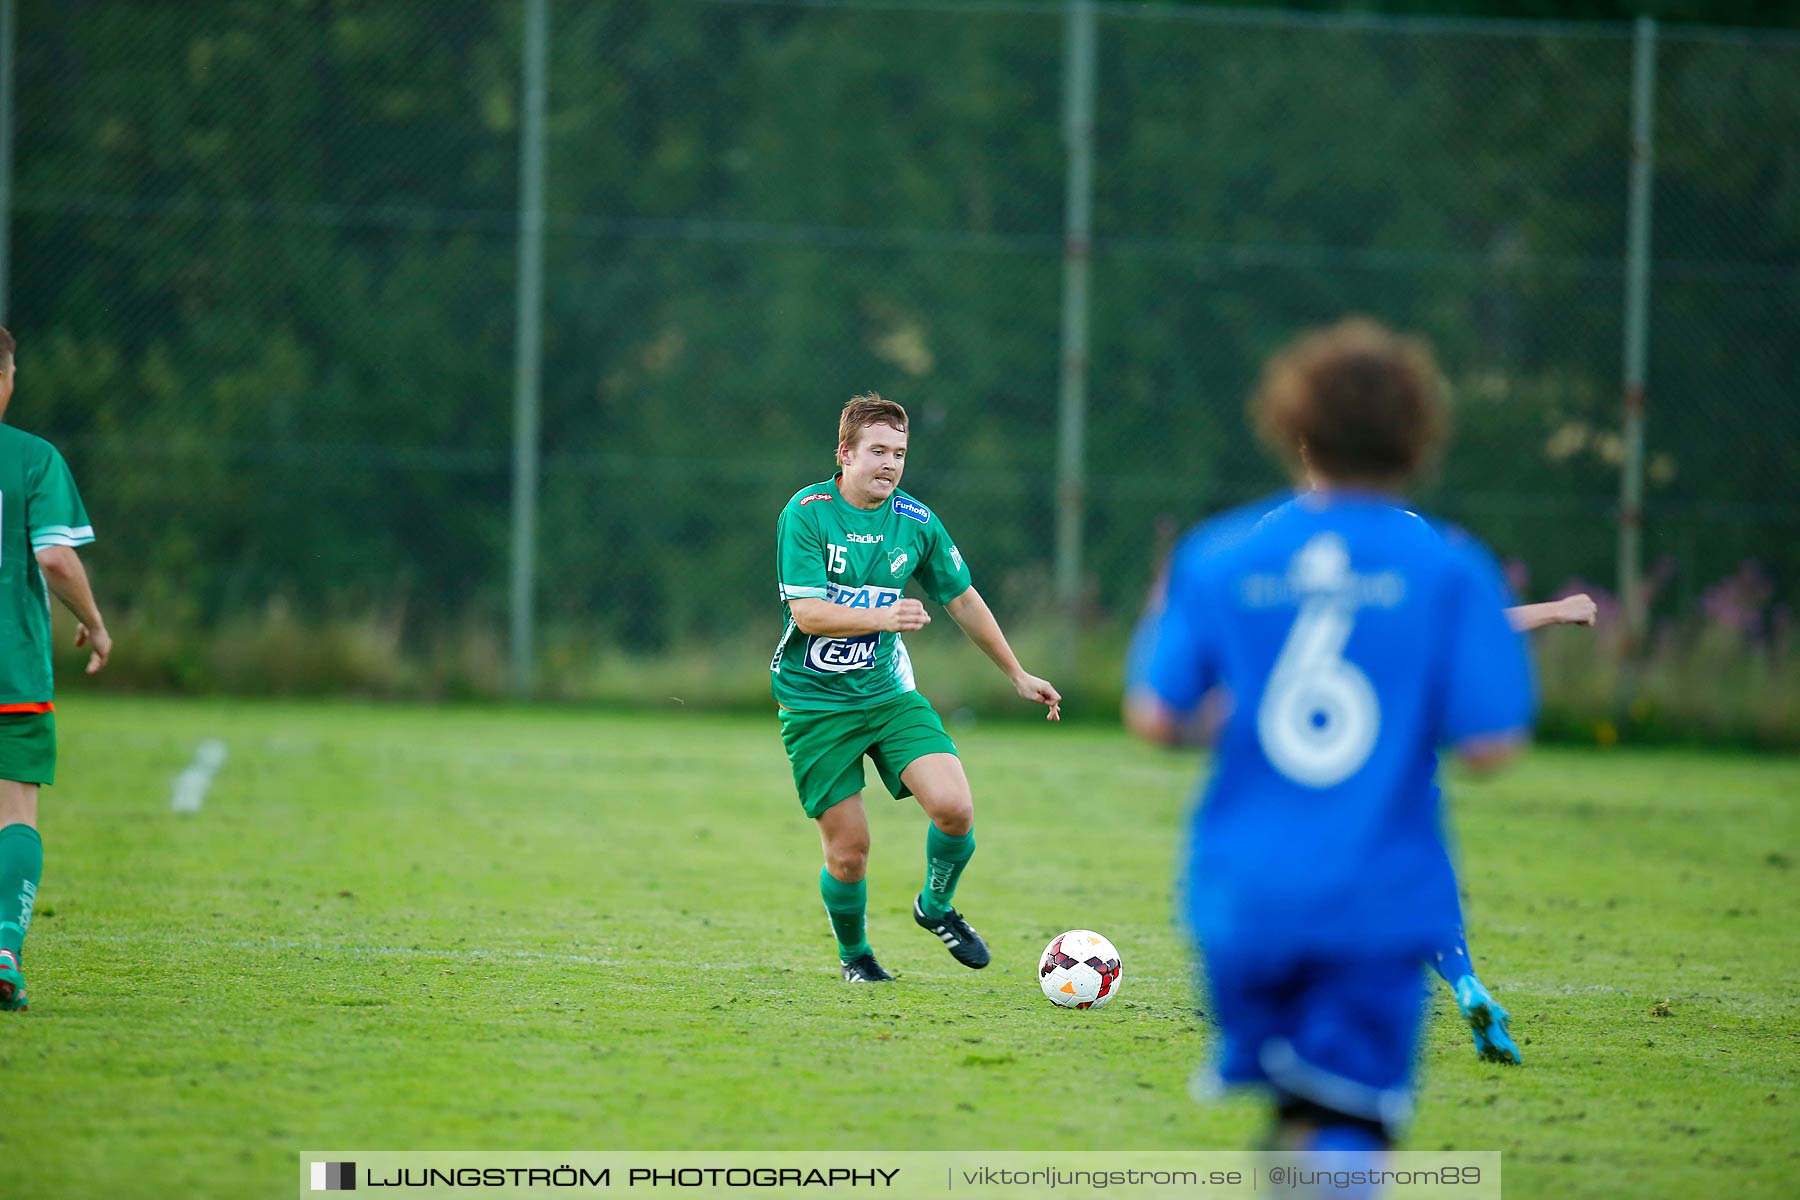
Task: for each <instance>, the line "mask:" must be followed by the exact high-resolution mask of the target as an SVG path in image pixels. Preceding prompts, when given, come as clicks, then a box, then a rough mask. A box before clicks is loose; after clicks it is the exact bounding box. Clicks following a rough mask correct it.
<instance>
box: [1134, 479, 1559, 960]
mask: <svg viewBox="0 0 1800 1200" xmlns="http://www.w3.org/2000/svg"><path fill="white" fill-rule="evenodd" d="M1510 602H1511V601H1510V599H1509V597H1508V595H1507V591H1506V586H1505V584H1504V583H1503V582H1502V579H1501V576H1500V572H1499V570H1498V567H1497V566H1496V564H1495V563H1494V562H1493V560H1492V557H1491V556H1490V555H1488V553H1487V552H1486V551H1485V550H1484V549H1483V548H1482V547H1481V546H1480V544H1479V543H1477V542H1476V541H1475V540H1474V539H1473V538H1471V537H1468V536H1467V535H1461V534H1455V535H1452V534H1449V533H1446V532H1443V531H1440V530H1438V529H1436V528H1434V527H1433V526H1432V525H1431V524H1430V523H1428V522H1427V521H1425V520H1424V519H1422V518H1421V517H1419V516H1418V515H1417V514H1415V513H1412V512H1409V511H1407V510H1406V509H1404V508H1401V507H1399V506H1398V505H1397V504H1396V503H1394V502H1393V501H1392V500H1391V499H1390V498H1387V497H1382V496H1378V495H1375V494H1369V493H1354V492H1329V493H1304V494H1301V495H1299V496H1294V497H1289V498H1285V499H1278V500H1275V501H1271V502H1267V503H1263V504H1259V505H1253V506H1250V507H1248V508H1245V509H1240V510H1238V511H1236V512H1232V513H1228V514H1225V515H1223V516H1221V517H1218V518H1215V519H1214V520H1211V521H1208V522H1206V523H1205V524H1203V525H1201V526H1200V527H1199V528H1197V529H1196V530H1194V531H1193V532H1192V533H1190V534H1189V535H1188V536H1187V537H1186V538H1185V539H1184V540H1183V541H1182V542H1181V544H1180V545H1179V546H1178V547H1177V548H1176V551H1175V553H1174V556H1173V557H1172V559H1171V560H1170V564H1169V572H1168V580H1167V586H1166V593H1165V596H1164V599H1163V602H1162V604H1161V606H1160V607H1159V608H1157V607H1153V608H1152V611H1151V612H1150V613H1149V614H1147V616H1146V618H1145V626H1144V628H1143V629H1142V630H1141V631H1140V635H1139V639H1138V642H1137V645H1136V646H1135V647H1134V654H1133V659H1134V662H1133V663H1132V665H1131V669H1132V671H1133V674H1134V678H1133V681H1132V682H1133V684H1134V686H1137V687H1143V688H1148V689H1149V690H1150V691H1151V692H1153V693H1154V694H1155V695H1156V696H1158V697H1160V698H1161V700H1162V701H1163V703H1165V704H1166V705H1168V706H1169V707H1170V708H1172V709H1174V710H1175V711H1177V712H1180V713H1187V712H1191V711H1192V710H1193V709H1194V708H1195V707H1196V706H1197V705H1198V704H1199V702H1200V700H1201V698H1202V697H1203V696H1204V695H1205V694H1206V693H1207V692H1208V691H1209V690H1210V689H1212V688H1214V687H1215V686H1219V687H1223V688H1224V689H1225V691H1226V693H1227V694H1228V696H1229V697H1230V702H1231V710H1230V716H1229V718H1228V719H1227V721H1226V723H1225V726H1224V728H1223V730H1222V731H1221V734H1220V739H1219V743H1218V747H1217V753H1216V755H1215V759H1214V766H1213V773H1212V779H1211V782H1210V784H1209V786H1208V787H1207V790H1206V793H1205V795H1204V797H1203V800H1202V803H1201V804H1200V805H1199V807H1198V808H1197V809H1196V812H1195V816H1194V824H1193V844H1192V846H1191V848H1190V857H1189V861H1188V872H1187V886H1186V907H1187V915H1188V917H1189V919H1190V921H1191V922H1192V924H1193V928H1194V931H1195V933H1196V934H1197V935H1198V936H1199V937H1200V938H1201V939H1202V941H1203V942H1206V943H1207V944H1209V945H1211V946H1214V947H1218V948H1220V949H1225V948H1230V949H1231V950H1233V951H1234V952H1237V953H1247V954H1251V955H1257V954H1262V953H1269V954H1275V955H1281V956H1292V955H1307V954H1316V955H1321V956H1343V955H1365V954H1381V953H1411V952H1415V951H1417V952H1421V953H1422V952H1424V951H1425V950H1428V949H1430V948H1432V947H1433V946H1434V945H1436V944H1437V943H1438V942H1440V941H1441V940H1442V939H1444V938H1446V937H1448V936H1450V935H1453V934H1454V933H1455V931H1456V928H1457V924H1458V921H1459V914H1458V908H1457V903H1456V881H1455V877H1454V875H1453V873H1452V871H1451V867H1450V861H1449V857H1448V855H1447V853H1446V850H1445V844H1444V833H1443V828H1442V823H1441V818H1440V813H1439V805H1438V790H1437V785H1436V778H1435V777H1436V772H1437V753H1436V752H1437V748H1438V747H1440V746H1444V745H1448V744H1454V743H1459V742H1462V741H1465V740H1468V739H1475V738H1480V737H1483V736H1487V735H1503V734H1524V733H1525V732H1527V731H1528V729H1529V727H1530V725H1531V721H1532V714H1533V707H1534V699H1533V686H1532V679H1531V666H1530V661H1529V659H1528V657H1527V655H1526V651H1525V646H1524V642H1523V640H1522V639H1521V638H1520V636H1519V635H1518V634H1517V633H1515V632H1514V631H1513V629H1512V627H1511V626H1510V625H1509V624H1508V623H1507V620H1506V615H1505V609H1506V607H1507V605H1508V604H1509V603H1510Z"/></svg>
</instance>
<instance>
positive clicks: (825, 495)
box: [800, 492, 831, 508]
mask: <svg viewBox="0 0 1800 1200" xmlns="http://www.w3.org/2000/svg"><path fill="white" fill-rule="evenodd" d="M829 499H831V493H830V492H814V493H813V494H812V495H810V496H805V497H802V498H801V500H800V507H801V508H805V507H806V506H807V505H809V504H811V503H812V502H813V501H814V500H829Z"/></svg>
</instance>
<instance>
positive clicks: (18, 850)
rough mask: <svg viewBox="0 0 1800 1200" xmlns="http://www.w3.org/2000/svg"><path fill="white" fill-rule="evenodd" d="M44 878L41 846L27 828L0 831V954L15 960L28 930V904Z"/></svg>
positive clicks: (10, 828) (29, 905)
mask: <svg viewBox="0 0 1800 1200" xmlns="http://www.w3.org/2000/svg"><path fill="white" fill-rule="evenodd" d="M43 874H44V843H43V840H42V839H41V838H39V837H38V831H37V830H35V829H33V828H32V827H31V826H29V825H8V826H7V827H6V828H5V829H0V950H11V951H12V952H13V955H14V956H15V957H17V956H18V954H19V953H20V951H21V950H22V949H23V948H24V946H25V931H26V930H28V929H30V928H31V904H32V901H33V900H35V899H36V898H37V887H38V880H39V879H40V878H41V877H42V876H43Z"/></svg>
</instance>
